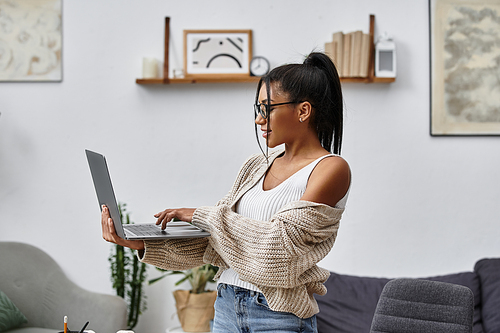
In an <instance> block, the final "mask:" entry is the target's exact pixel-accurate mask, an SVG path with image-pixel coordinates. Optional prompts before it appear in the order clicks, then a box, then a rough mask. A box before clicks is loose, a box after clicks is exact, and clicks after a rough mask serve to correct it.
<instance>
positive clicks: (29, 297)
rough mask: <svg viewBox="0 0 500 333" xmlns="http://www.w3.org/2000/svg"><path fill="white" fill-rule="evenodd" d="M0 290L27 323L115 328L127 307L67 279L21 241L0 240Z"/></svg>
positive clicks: (103, 329)
mask: <svg viewBox="0 0 500 333" xmlns="http://www.w3.org/2000/svg"><path fill="white" fill-rule="evenodd" d="M0 290H2V291H3V292H4V293H5V294H6V295H7V297H9V299H10V300H11V301H12V302H13V303H14V304H15V305H16V306H17V307H18V308H19V310H20V311H21V312H22V313H23V314H24V315H25V316H26V318H27V319H28V323H27V324H26V325H24V326H27V327H40V328H50V329H62V328H63V319H64V316H68V318H69V324H68V326H69V328H70V329H71V330H76V329H78V330H79V329H80V328H81V327H82V326H83V325H84V324H85V322H86V321H90V324H89V326H88V329H93V330H94V331H96V332H97V331H101V332H116V331H117V330H119V329H125V328H126V315H127V308H126V303H125V301H124V300H123V299H122V298H120V297H117V296H113V295H104V294H99V293H93V292H90V291H88V290H85V289H83V288H80V287H79V286H77V285H76V284H75V283H73V282H72V281H70V280H69V279H68V278H67V277H66V275H65V274H64V272H63V271H62V269H61V267H59V265H58V264H57V263H56V262H55V261H54V260H53V259H52V258H51V257H50V256H49V255H48V254H47V253H45V252H43V251H42V250H40V249H38V248H36V247H34V246H32V245H29V244H24V243H17V242H0Z"/></svg>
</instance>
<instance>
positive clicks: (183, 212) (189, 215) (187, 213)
mask: <svg viewBox="0 0 500 333" xmlns="http://www.w3.org/2000/svg"><path fill="white" fill-rule="evenodd" d="M195 210H196V208H174V209H165V210H164V211H163V212H159V213H158V214H155V215H154V216H155V217H156V218H157V219H158V220H157V221H156V225H159V224H161V228H162V229H165V228H166V227H167V223H168V222H170V221H172V220H173V219H174V218H176V219H179V220H181V221H184V222H189V223H191V221H192V220H193V214H194V211H195Z"/></svg>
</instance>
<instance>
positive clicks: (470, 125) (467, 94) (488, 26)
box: [429, 0, 500, 135]
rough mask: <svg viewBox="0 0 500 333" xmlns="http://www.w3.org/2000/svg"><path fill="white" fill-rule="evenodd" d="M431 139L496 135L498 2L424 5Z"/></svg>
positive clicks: (441, 0) (499, 120)
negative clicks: (426, 7)
mask: <svg viewBox="0 0 500 333" xmlns="http://www.w3.org/2000/svg"><path fill="white" fill-rule="evenodd" d="M429 9H430V11H429V14H430V41H431V45H430V49H431V135H500V0H480V1H479V0H430V1H429Z"/></svg>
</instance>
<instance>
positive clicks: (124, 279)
mask: <svg viewBox="0 0 500 333" xmlns="http://www.w3.org/2000/svg"><path fill="white" fill-rule="evenodd" d="M126 206H127V205H126V204H122V203H119V204H118V208H119V209H120V218H121V220H122V221H125V223H126V224H131V223H133V222H132V221H131V220H130V214H129V213H127V212H126V208H125V207H126ZM124 215H125V219H124ZM108 260H109V262H110V264H111V281H112V282H113V289H115V290H116V294H117V295H118V296H120V297H122V298H123V299H125V301H126V302H127V307H128V309H127V313H128V315H127V326H128V329H133V328H134V327H135V326H136V325H137V322H138V320H139V315H140V314H142V312H143V311H144V310H146V301H145V298H146V296H145V295H144V293H143V288H142V286H143V284H144V281H145V280H146V264H144V263H140V262H139V259H138V258H137V256H136V255H135V251H133V250H131V249H128V248H124V247H123V246H120V245H113V250H112V252H111V254H110V255H109V258H108Z"/></svg>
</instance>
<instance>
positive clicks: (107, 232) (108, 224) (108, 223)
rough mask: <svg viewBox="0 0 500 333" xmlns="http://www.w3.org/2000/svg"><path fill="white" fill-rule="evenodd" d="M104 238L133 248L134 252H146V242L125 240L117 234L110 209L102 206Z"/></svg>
mask: <svg viewBox="0 0 500 333" xmlns="http://www.w3.org/2000/svg"><path fill="white" fill-rule="evenodd" d="M101 226H102V238H104V239H105V240H106V241H108V242H111V243H115V244H117V245H121V246H124V247H128V248H131V249H133V250H144V241H142V240H127V239H123V238H121V237H120V236H118V234H117V233H116V230H115V225H114V224H113V219H112V218H111V216H110V215H109V209H108V207H106V205H103V206H102V212H101Z"/></svg>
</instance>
